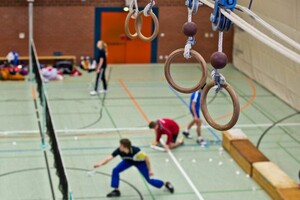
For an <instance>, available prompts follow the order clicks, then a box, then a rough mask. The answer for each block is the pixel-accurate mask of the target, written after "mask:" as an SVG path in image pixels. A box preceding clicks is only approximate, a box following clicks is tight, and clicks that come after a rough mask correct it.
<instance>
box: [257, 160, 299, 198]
mask: <svg viewBox="0 0 300 200" xmlns="http://www.w3.org/2000/svg"><path fill="white" fill-rule="evenodd" d="M253 179H254V180H255V181H256V182H257V183H258V184H259V185H260V186H261V187H262V188H263V189H264V190H265V191H266V192H267V193H268V194H269V195H270V196H271V197H272V198H273V199H289V198H288V196H289V195H290V196H294V195H295V194H296V195H297V194H299V191H298V190H299V189H298V188H297V187H298V186H297V183H296V182H295V181H294V180H293V179H291V178H290V177H289V176H288V175H287V174H286V173H285V172H284V171H282V170H281V169H280V168H279V167H278V166H277V165H276V164H274V163H272V162H257V163H254V164H253ZM297 199H300V196H298V198H297Z"/></svg>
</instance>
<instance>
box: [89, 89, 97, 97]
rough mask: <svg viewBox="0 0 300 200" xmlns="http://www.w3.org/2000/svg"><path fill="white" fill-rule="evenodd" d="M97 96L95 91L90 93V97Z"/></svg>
mask: <svg viewBox="0 0 300 200" xmlns="http://www.w3.org/2000/svg"><path fill="white" fill-rule="evenodd" d="M97 94H98V92H97V91H95V90H94V91H90V95H91V96H95V95H97Z"/></svg>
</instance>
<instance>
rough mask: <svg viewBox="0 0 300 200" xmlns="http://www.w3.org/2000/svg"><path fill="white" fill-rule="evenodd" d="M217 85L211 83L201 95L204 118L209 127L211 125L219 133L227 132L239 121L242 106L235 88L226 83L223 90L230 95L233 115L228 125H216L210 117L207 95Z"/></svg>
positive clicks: (213, 82)
mask: <svg viewBox="0 0 300 200" xmlns="http://www.w3.org/2000/svg"><path fill="white" fill-rule="evenodd" d="M215 85H216V83H215V81H211V82H209V83H208V84H207V85H206V86H205V87H204V89H203V90H202V94H201V101H200V102H201V111H202V114H203V116H204V118H205V119H206V121H207V123H208V124H209V125H211V126H212V127H213V128H215V129H217V130H219V131H225V130H229V129H231V128H232V127H233V126H234V125H235V124H236V122H237V121H238V119H239V115H240V104H239V99H238V96H237V95H236V93H235V91H234V90H233V88H232V87H231V86H230V85H229V84H228V83H225V84H224V85H223V86H222V88H224V89H225V90H226V91H227V92H228V93H229V95H230V97H231V100H232V103H233V115H232V117H231V119H230V121H229V122H228V123H227V124H224V125H220V124H218V123H216V122H215V121H214V120H213V119H212V118H211V116H210V114H209V112H208V109H207V104H206V98H207V94H208V92H209V90H210V89H211V88H212V87H214V86H215Z"/></svg>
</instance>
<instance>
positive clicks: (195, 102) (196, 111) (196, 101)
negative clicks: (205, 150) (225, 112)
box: [182, 84, 206, 144]
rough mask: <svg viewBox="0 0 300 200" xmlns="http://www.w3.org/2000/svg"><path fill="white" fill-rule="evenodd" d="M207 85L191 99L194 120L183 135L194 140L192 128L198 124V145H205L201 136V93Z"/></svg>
mask: <svg viewBox="0 0 300 200" xmlns="http://www.w3.org/2000/svg"><path fill="white" fill-rule="evenodd" d="M205 85H206V84H204V85H203V87H202V88H201V89H200V90H199V91H196V92H194V93H193V94H192V95H191V98H190V112H191V114H192V116H193V120H192V121H191V122H190V123H189V125H188V126H187V128H186V129H185V131H183V132H182V134H183V135H184V136H185V137H186V138H189V139H192V136H191V135H190V129H191V128H192V126H193V125H194V124H196V127H197V129H196V132H197V143H198V144H203V142H205V141H204V139H203V137H202V136H201V125H202V122H201V119H200V99H201V92H202V90H203V88H204V87H205Z"/></svg>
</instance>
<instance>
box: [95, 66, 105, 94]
mask: <svg viewBox="0 0 300 200" xmlns="http://www.w3.org/2000/svg"><path fill="white" fill-rule="evenodd" d="M105 70H106V68H101V70H100V72H99V73H97V76H96V84H95V91H98V86H99V79H100V78H101V80H102V83H103V89H104V90H107V83H106V78H105Z"/></svg>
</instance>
